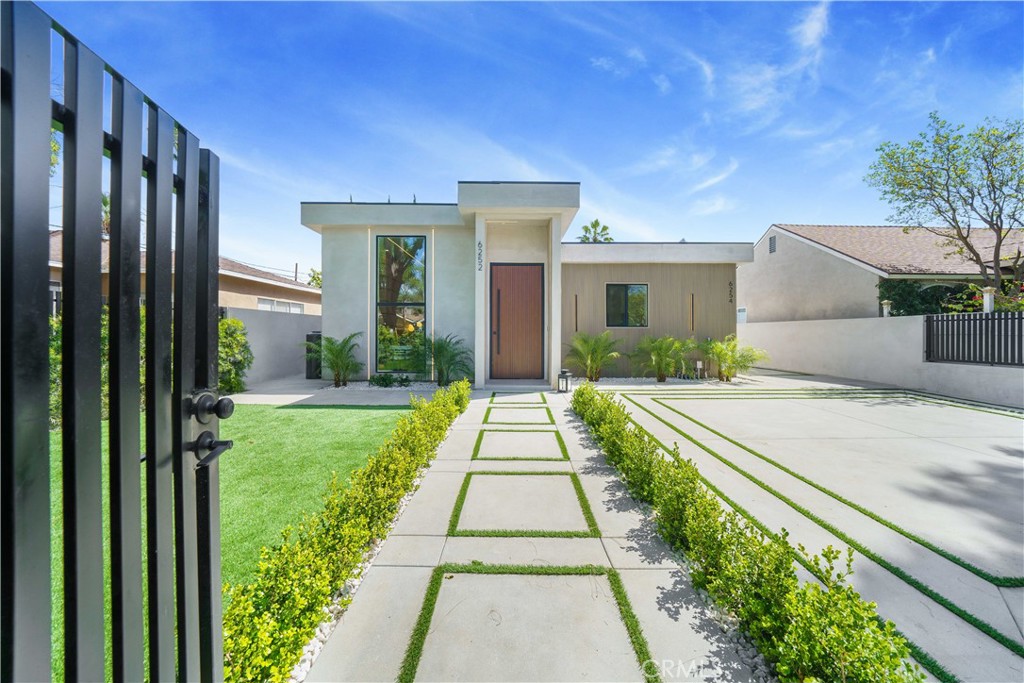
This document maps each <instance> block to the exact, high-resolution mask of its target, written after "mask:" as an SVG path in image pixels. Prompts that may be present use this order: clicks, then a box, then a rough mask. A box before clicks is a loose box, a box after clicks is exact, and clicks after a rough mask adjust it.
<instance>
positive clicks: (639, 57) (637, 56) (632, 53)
mask: <svg viewBox="0 0 1024 683" xmlns="http://www.w3.org/2000/svg"><path fill="white" fill-rule="evenodd" d="M626 57H628V58H629V59H630V60H632V61H634V62H636V63H637V64H639V65H640V66H646V65H647V56H646V55H645V54H644V51H643V50H641V49H640V48H638V47H631V48H629V49H628V50H627V51H626Z"/></svg>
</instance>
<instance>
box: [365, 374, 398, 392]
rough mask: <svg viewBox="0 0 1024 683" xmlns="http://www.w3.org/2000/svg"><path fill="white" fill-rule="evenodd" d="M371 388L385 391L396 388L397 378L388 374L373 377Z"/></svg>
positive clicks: (371, 378)
mask: <svg viewBox="0 0 1024 683" xmlns="http://www.w3.org/2000/svg"><path fill="white" fill-rule="evenodd" d="M370 386H374V387H381V388H384V389H387V388H388V387H393V386H395V376H394V375H388V374H382V375H373V376H371V377H370Z"/></svg>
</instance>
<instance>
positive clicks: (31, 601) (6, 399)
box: [0, 1, 231, 682]
mask: <svg viewBox="0 0 1024 683" xmlns="http://www.w3.org/2000/svg"><path fill="white" fill-rule="evenodd" d="M0 19H2V22H0V53H2V54H0V65H2V116H0V159H2V173H0V197H2V201H0V218H2V240H3V241H2V251H0V287H2V296H0V332H2V335H0V392H2V393H0V399H2V400H0V433H2V441H0V447H2V450H0V475H2V477H0V576H2V578H0V583H2V597H0V680H3V681H46V680H50V679H51V676H52V673H53V672H52V669H51V658H53V657H54V655H53V652H52V650H51V629H52V628H53V625H52V621H51V614H53V609H54V607H53V605H54V604H60V603H61V602H62V603H63V608H62V617H63V632H62V633H61V634H59V636H58V637H57V638H56V641H57V642H59V643H60V642H62V644H63V655H62V659H58V660H57V661H58V663H59V664H62V667H63V670H64V676H65V678H66V679H67V680H85V681H100V680H104V679H105V678H106V671H107V667H110V669H111V670H112V675H113V679H114V680H115V681H141V680H144V679H148V680H150V681H154V682H155V681H165V680H173V679H180V680H200V679H201V680H216V679H219V678H222V676H223V662H222V659H223V657H222V653H221V616H220V604H221V596H220V592H221V590H220V589H221V586H220V556H219V555H220V551H219V516H218V514H219V513H218V510H219V504H218V479H217V464H216V457H217V455H219V454H220V453H221V452H223V451H224V450H225V449H226V448H228V447H230V443H227V442H221V441H218V440H217V434H218V418H223V417H226V416H227V415H229V414H230V412H231V406H230V402H229V401H226V400H221V401H218V400H217V397H216V395H215V394H214V393H213V392H212V391H209V390H208V388H213V390H214V391H215V388H216V386H217V314H218V309H217V253H218V246H217V231H218V222H217V215H218V191H219V175H218V174H219V171H218V168H219V167H218V160H217V157H216V156H215V155H214V154H212V153H210V152H209V151H208V150H205V149H203V150H201V149H200V148H199V142H198V140H197V138H196V137H195V136H194V135H193V134H192V133H190V132H189V131H187V130H186V129H185V128H184V127H182V126H181V125H180V124H178V123H177V122H176V121H174V120H173V119H172V118H171V117H170V116H169V115H168V114H167V113H166V112H165V111H164V110H162V109H161V108H160V107H158V106H157V105H156V104H155V103H153V102H152V101H151V100H149V99H148V98H146V97H145V96H144V95H143V94H142V93H141V92H140V91H139V90H138V89H137V88H136V87H135V86H133V85H132V84H131V83H129V82H128V81H127V80H125V79H124V78H123V77H122V76H121V75H120V74H119V73H118V72H117V71H116V70H115V69H113V68H112V67H111V66H109V65H107V64H105V63H104V62H103V61H102V60H101V59H100V58H98V57H97V56H96V55H95V54H94V53H93V52H91V51H90V50H89V49H88V48H86V47H85V46H83V45H81V44H80V43H79V41H78V40H76V39H75V37H74V36H73V35H71V34H70V33H68V32H67V31H66V30H65V29H63V28H62V27H60V26H58V25H57V24H56V23H55V22H53V21H52V20H51V19H50V17H49V16H47V15H46V14H45V13H44V12H42V11H41V10H40V9H39V8H38V7H36V6H35V5H33V4H31V3H28V2H7V1H5V2H2V3H0ZM54 45H59V46H60V48H61V49H60V50H55V49H53V46H54ZM51 54H56V55H58V56H57V57H56V58H55V59H53V60H52V63H51ZM58 67H59V68H60V69H61V70H62V76H63V79H62V80H63V83H62V89H61V97H59V98H54V97H53V96H52V95H51V87H52V80H51V79H52V71H53V69H55V68H58ZM105 109H106V110H107V111H106V112H105ZM54 130H59V131H61V135H62V140H63V142H62V146H63V152H62V154H63V158H62V160H61V161H60V162H59V166H60V167H61V168H62V175H61V176H59V177H58V178H51V174H52V173H53V170H54V164H53V161H52V160H51V158H50V153H51V136H52V135H54V133H53V131H54ZM105 157H106V159H108V160H109V162H105V161H104V158H105ZM105 163H109V167H107V168H108V169H109V170H106V171H105V167H104V164H105ZM105 173H109V175H108V176H106V177H108V178H109V180H108V182H107V185H108V190H107V191H105V188H104V187H103V185H104V183H103V178H104V177H105V176H104V174H105ZM55 180H59V181H62V189H61V190H60V194H61V197H60V205H61V206H62V209H61V217H60V220H61V226H60V227H61V228H62V231H63V236H62V240H63V244H62V246H63V257H62V262H63V268H62V283H61V286H62V290H63V291H62V301H61V314H62V317H63V324H62V332H61V334H62V339H61V342H62V349H63V350H62V361H61V367H60V368H59V377H60V383H61V392H62V407H61V412H62V415H61V418H62V419H61V422H62V431H61V435H60V444H61V449H60V450H61V456H60V459H61V462H60V465H61V469H62V475H61V478H60V479H58V480H54V481H52V482H51V463H50V460H51V457H56V455H55V454H54V455H51V454H50V448H49V443H50V436H51V433H50V432H49V429H48V424H49V423H48V417H49V415H48V413H49V409H50V408H49V403H48V398H49V396H48V387H49V386H50V367H49V363H50V361H49V356H48V335H49V322H48V321H49V316H50V314H51V312H52V308H53V307H52V302H51V293H50V278H49V268H48V260H49V259H48V256H49V254H48V246H49V222H50V220H52V218H51V215H50V210H51V199H52V197H51V195H50V193H51V188H50V185H51V183H52V182H53V181H55ZM53 184H59V183H53ZM104 195H106V196H108V197H109V240H110V259H109V285H108V289H109V291H108V292H106V293H104V292H103V291H102V267H101V262H100V260H101V259H100V254H101V250H100V245H101V240H103V239H106V238H105V237H104V236H103V234H102V233H103V231H104V223H105V222H106V221H105V220H104V218H103V211H102V208H101V206H102V203H103V197H104ZM143 225H144V229H143ZM143 233H144V235H145V241H146V250H145V259H146V263H145V269H144V271H143V270H142V268H141V265H142V264H141V263H140V261H141V257H140V248H141V239H142V235H143ZM172 258H174V259H175V266H174V269H173V274H172V267H171V260H172ZM143 275H144V278H145V280H144V289H145V304H146V306H145V325H146V328H145V337H146V339H145V342H146V346H145V366H144V367H145V371H144V380H145V382H144V387H145V392H144V401H143V400H142V398H143V396H142V391H141V389H140V380H141V379H143V378H142V377H140V369H139V367H140V329H141V327H140V324H141V322H142V320H141V313H140V306H139V301H140V296H141V289H142V288H143V283H142V282H140V278H141V277H142V276H143ZM172 277H173V281H172ZM172 293H173V296H172ZM104 294H106V296H107V301H108V302H109V311H108V314H109V352H108V357H107V358H103V357H102V354H101V351H100V349H101V344H100V337H101V320H102V317H101V311H102V308H101V307H102V302H103V297H104ZM104 362H107V363H109V421H108V422H106V423H104V422H101V412H100V406H101V394H102V392H103V391H104V388H103V383H102V381H101V368H102V364H103V363H104ZM143 403H144V414H143V413H142V412H140V404H143ZM142 429H144V432H145V454H143V453H142V452H141V450H142V448H141V446H140V440H141V438H142V434H141V433H140V430H142ZM104 430H106V431H107V434H108V442H109V446H108V448H107V449H104V448H103V447H102V445H101V444H102V439H101V437H102V434H103V431H104ZM104 458H106V459H107V466H108V469H109V478H108V479H106V480H105V478H104V462H103V459H104ZM104 489H106V494H107V495H108V497H109V507H108V508H107V509H106V510H105V509H104V503H103V494H104ZM143 489H144V490H143ZM58 491H59V492H60V493H59V497H58V493H57V492H58ZM143 501H145V502H144V504H143ZM58 502H59V503H60V505H61V509H62V512H61V519H60V521H59V525H60V534H59V535H58V534H53V536H52V537H51V528H50V515H51V505H54V504H56V503H58ZM143 511H144V512H143ZM105 515H109V532H108V533H106V534H105V532H104V525H103V519H104V516H105ZM105 536H106V537H105ZM105 545H109V557H110V559H109V571H107V570H106V566H105V562H104V546H105ZM51 550H57V551H60V553H61V554H62V557H63V561H62V569H61V570H59V571H61V572H62V574H63V576H62V577H61V583H62V585H63V591H62V593H63V594H62V595H59V596H55V597H58V598H59V599H58V600H57V601H55V602H54V601H52V600H51V572H50V566H51ZM105 589H108V590H109V594H110V596H111V600H112V602H111V606H110V609H109V613H107V611H106V608H105V605H104V592H105ZM144 601H145V604H144ZM57 614H58V615H61V613H60V612H58V613H57ZM106 623H109V625H110V627H111V631H110V632H111V639H110V642H109V643H107V642H106V637H105V624H106ZM108 648H109V655H108Z"/></svg>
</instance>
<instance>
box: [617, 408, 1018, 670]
mask: <svg viewBox="0 0 1024 683" xmlns="http://www.w3.org/2000/svg"><path fill="white" fill-rule="evenodd" d="M626 400H628V401H629V402H630V403H632V404H633V405H635V406H637V407H638V408H640V409H641V410H643V411H644V412H646V413H648V414H649V415H651V416H652V417H654V418H655V419H656V420H658V421H659V422H661V423H663V424H665V425H666V426H667V427H669V429H671V430H673V431H674V432H676V433H678V434H679V435H681V436H682V437H683V438H685V439H686V440H687V441H689V442H690V443H692V444H693V445H694V446H697V447H698V448H700V449H701V450H702V451H704V452H705V453H707V454H708V455H710V456H712V457H714V458H715V459H717V460H719V461H720V462H721V463H722V464H724V465H725V466H726V467H728V468H730V469H732V470H733V471H735V472H736V473H737V474H739V475H741V476H743V477H744V478H746V479H748V480H749V481H751V482H752V483H754V484H756V485H757V486H759V487H760V488H762V489H764V490H765V491H767V492H768V493H770V494H772V495H773V496H775V497H776V498H778V499H779V500H781V501H782V502H783V503H785V504H786V505H788V506H789V507H791V508H793V509H794V510H796V511H797V512H799V513H800V514H802V515H803V516H804V517H806V518H807V519H809V520H811V521H812V522H814V523H815V524H817V525H818V526H820V527H821V528H822V529H825V530H826V531H828V532H829V533H831V534H832V535H833V536H835V537H836V538H838V539H839V540H841V541H843V542H844V543H846V544H847V545H848V546H850V547H851V548H853V549H854V550H856V551H857V552H859V553H860V554H861V555H864V556H865V557H867V558H868V559H870V560H872V561H873V562H875V564H877V565H879V566H880V567H882V568H884V569H887V570H888V571H889V572H890V573H892V574H893V575H895V576H896V577H897V578H899V579H901V580H902V581H903V582H904V583H906V584H907V585H908V586H911V587H912V588H914V589H916V590H918V591H919V592H921V593H923V594H924V595H926V596H927V597H929V598H931V599H932V600H934V601H935V602H936V603H938V604H939V605H941V606H943V607H945V608H946V609H947V610H949V611H950V612H952V613H953V614H955V615H957V616H958V617H960V618H961V619H963V620H964V621H966V622H967V623H968V624H970V625H971V626H973V627H974V628H976V629H978V630H979V631H981V632H982V633H984V634H985V635H987V636H988V637H989V638H991V639H992V640H994V641H996V642H997V643H999V644H1000V645H1002V646H1003V647H1005V648H1006V649H1008V650H1010V651H1011V652H1013V653H1014V654H1016V655H1018V656H1021V657H1024V645H1021V644H1020V643H1018V642H1017V641H1016V640H1013V639H1012V638H1010V637H1009V636H1007V635H1005V634H1004V633H1002V632H1001V631H999V630H998V629H996V628H995V627H994V626H992V625H991V624H989V623H988V622H987V621H984V620H983V619H981V618H980V617H976V616H975V615H973V614H971V613H970V612H968V611H967V610H965V609H964V608H962V607H960V606H958V605H957V604H956V603H954V602H953V601H951V600H950V599H949V598H947V597H945V596H943V595H942V594H940V593H938V592H937V591H936V590H935V589H933V588H931V587H930V586H928V585H927V584H925V583H923V582H922V581H920V580H919V579H916V578H914V577H913V576H911V575H910V574H909V573H907V572H906V571H905V570H903V569H901V568H900V567H897V566H896V565H894V564H892V563H891V562H889V561H888V560H886V559H885V558H884V557H882V556H881V555H879V554H878V553H876V552H874V551H873V550H870V549H869V548H868V547H867V546H865V545H864V544H863V543H861V542H860V541H857V540H855V539H854V538H852V537H851V536H849V535H848V534H847V533H846V532H844V531H841V530H839V528H837V527H836V526H834V525H832V524H831V523H829V522H826V521H825V520H823V519H822V518H821V517H818V516H817V515H816V514H814V513H813V512H811V511H810V510H808V509H807V508H805V507H803V506H802V505H800V504H799V503H796V502H794V501H793V500H791V499H790V498H788V497H786V496H785V495H784V494H783V493H781V492H779V491H776V490H775V489H774V488H772V487H771V486H769V485H768V484H765V483H764V482H762V481H760V480H759V479H758V478H757V477H755V476H753V475H752V474H750V473H749V472H747V471H746V470H744V469H742V468H741V467H739V466H738V465H736V464H735V463H733V462H732V461H730V460H729V459H728V458H724V457H722V456H721V455H719V454H718V453H716V452H715V451H714V450H713V449H711V448H710V447H708V446H705V445H704V444H703V443H701V442H700V441H698V440H697V439H695V438H693V437H692V436H690V435H689V434H687V433H686V432H684V431H683V430H681V429H679V428H678V427H676V426H675V425H673V424H672V423H671V422H669V421H668V420H665V419H664V418H662V417H661V416H660V415H657V414H655V413H653V412H652V411H650V410H648V409H647V408H645V407H643V406H642V405H640V404H639V403H637V402H636V401H634V400H632V399H630V398H628V397H626ZM634 424H635V423H634ZM641 429H642V427H641ZM644 431H645V432H647V430H644ZM648 434H649V432H648ZM659 443H660V442H659Z"/></svg>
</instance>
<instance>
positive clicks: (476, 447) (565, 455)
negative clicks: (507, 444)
mask: <svg viewBox="0 0 1024 683" xmlns="http://www.w3.org/2000/svg"><path fill="white" fill-rule="evenodd" d="M485 432H501V433H504V434H554V435H555V440H556V441H557V442H558V449H559V450H560V451H562V457H560V458H533V457H529V456H525V455H523V456H519V455H517V456H514V457H509V458H481V457H480V446H481V445H482V444H483V442H484V433H485ZM568 459H569V450H568V449H567V448H566V447H565V441H563V440H562V435H561V434H559V433H558V431H557V430H556V431H552V430H550V429H481V430H480V433H479V434H478V435H477V437H476V443H475V444H473V457H472V458H470V460H510V461H520V460H531V461H547V462H561V461H562V460H568Z"/></svg>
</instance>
